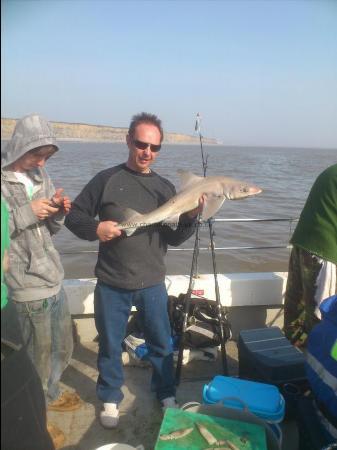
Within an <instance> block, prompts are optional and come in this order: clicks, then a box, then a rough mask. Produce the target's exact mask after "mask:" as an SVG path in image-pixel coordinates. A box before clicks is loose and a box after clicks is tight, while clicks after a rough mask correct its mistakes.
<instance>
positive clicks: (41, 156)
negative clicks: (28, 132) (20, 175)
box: [11, 145, 56, 172]
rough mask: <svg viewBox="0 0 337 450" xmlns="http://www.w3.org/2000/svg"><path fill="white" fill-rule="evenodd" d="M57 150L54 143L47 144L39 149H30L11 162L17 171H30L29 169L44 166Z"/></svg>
mask: <svg viewBox="0 0 337 450" xmlns="http://www.w3.org/2000/svg"><path fill="white" fill-rule="evenodd" d="M55 152H56V148H55V147H54V146H53V145H45V146H43V147H39V148H37V149H33V150H30V151H29V152H27V153H25V154H24V155H22V156H21V158H19V159H17V160H16V161H14V163H13V164H11V167H12V169H13V170H14V171H15V172H28V171H29V170H32V169H36V168H37V167H43V166H44V165H45V164H46V161H47V160H48V159H49V158H50V157H51V156H52V155H53V154H54V153H55Z"/></svg>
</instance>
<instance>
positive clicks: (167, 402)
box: [160, 397, 179, 412]
mask: <svg viewBox="0 0 337 450" xmlns="http://www.w3.org/2000/svg"><path fill="white" fill-rule="evenodd" d="M160 403H161V407H162V410H163V412H165V411H166V410H167V408H174V409H177V408H179V405H178V403H177V401H176V399H175V397H167V398H164V399H163V400H161V402H160Z"/></svg>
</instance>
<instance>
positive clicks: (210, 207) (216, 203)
mask: <svg viewBox="0 0 337 450" xmlns="http://www.w3.org/2000/svg"><path fill="white" fill-rule="evenodd" d="M225 199H226V197H225V196H224V195H219V196H215V195H207V196H206V200H205V203H204V207H203V210H202V215H201V219H202V220H207V219H209V218H210V217H213V216H214V215H215V214H216V213H217V212H218V211H219V209H220V208H221V206H222V204H223V202H224V201H225Z"/></svg>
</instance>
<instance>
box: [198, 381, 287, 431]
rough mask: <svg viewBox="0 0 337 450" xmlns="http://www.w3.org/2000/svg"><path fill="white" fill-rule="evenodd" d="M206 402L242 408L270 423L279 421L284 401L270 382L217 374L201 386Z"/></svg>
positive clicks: (283, 411)
mask: <svg viewBox="0 0 337 450" xmlns="http://www.w3.org/2000/svg"><path fill="white" fill-rule="evenodd" d="M203 401H204V403H206V404H214V403H219V402H222V403H223V404H224V405H225V406H227V407H228V408H235V409H241V410H242V409H244V407H245V406H246V407H247V408H248V409H249V410H250V411H251V412H252V413H254V414H256V415H257V416H258V417H260V418H262V419H264V420H266V421H267V422H271V423H273V422H274V423H278V422H281V421H282V420H283V418H284V413H285V401H284V398H283V397H282V395H281V394H280V391H279V390H278V388H277V387H276V386H274V385H272V384H266V383H258V382H255V381H248V380H241V379H240V378H232V377H225V376H221V375H218V376H216V377H214V378H213V380H212V381H211V382H210V383H209V384H206V385H205V386H204V388H203Z"/></svg>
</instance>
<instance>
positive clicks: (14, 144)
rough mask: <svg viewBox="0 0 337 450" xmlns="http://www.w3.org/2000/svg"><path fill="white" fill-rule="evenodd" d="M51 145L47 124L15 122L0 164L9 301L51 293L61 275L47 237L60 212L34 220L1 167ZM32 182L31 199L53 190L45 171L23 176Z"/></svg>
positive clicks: (21, 189)
mask: <svg viewBox="0 0 337 450" xmlns="http://www.w3.org/2000/svg"><path fill="white" fill-rule="evenodd" d="M44 145H54V146H55V147H56V149H58V147H57V145H56V139H55V136H54V133H53V131H52V129H51V126H50V125H49V123H48V122H47V121H46V120H45V119H44V118H42V117H41V116H39V115H37V114H31V115H29V116H26V117H24V118H23V119H21V120H19V121H18V122H17V124H16V127H15V129H14V132H13V136H12V139H11V141H10V142H9V143H8V145H7V147H6V153H5V155H4V157H3V159H2V161H1V195H2V197H3V198H4V199H5V200H6V203H7V205H8V209H9V216H10V221H9V227H10V234H11V244H10V252H9V259H10V261H9V270H8V272H7V273H6V284H7V287H8V290H9V298H11V299H13V300H15V301H19V302H28V301H33V300H40V299H43V298H48V297H51V296H53V295H55V294H56V293H57V292H58V291H59V290H60V288H61V284H62V280H63V276H64V272H63V268H62V265H61V261H60V257H59V254H58V252H57V251H56V249H55V248H54V245H53V242H52V239H51V236H52V235H53V234H55V233H56V232H57V231H58V230H59V229H60V228H61V225H62V223H63V220H64V216H63V214H62V213H57V214H55V215H54V216H52V217H50V218H48V219H46V220H41V221H40V220H39V219H38V218H37V217H36V215H35V214H34V213H33V210H32V208H31V200H30V199H29V198H28V195H27V193H26V188H25V186H24V185H23V184H22V183H21V182H20V181H19V180H18V179H17V178H16V176H15V174H14V172H12V171H11V170H8V169H7V166H8V165H10V164H11V163H13V162H15V161H17V160H18V159H19V158H20V157H21V156H23V155H24V154H25V153H27V152H28V151H30V150H32V149H34V148H37V147H41V146H44ZM27 174H28V175H29V176H30V177H31V178H32V180H33V181H34V183H35V187H34V193H33V198H32V200H35V199H39V198H51V197H52V196H53V194H54V193H55V188H54V186H53V184H52V182H51V180H50V178H49V176H48V174H47V172H46V170H45V168H36V169H34V170H31V171H29V172H27Z"/></svg>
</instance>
